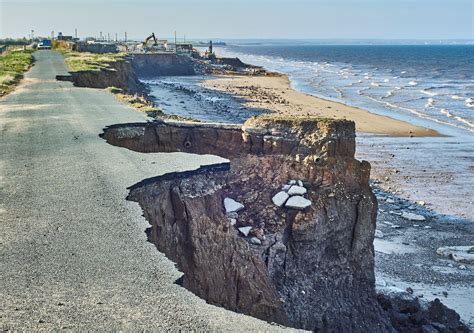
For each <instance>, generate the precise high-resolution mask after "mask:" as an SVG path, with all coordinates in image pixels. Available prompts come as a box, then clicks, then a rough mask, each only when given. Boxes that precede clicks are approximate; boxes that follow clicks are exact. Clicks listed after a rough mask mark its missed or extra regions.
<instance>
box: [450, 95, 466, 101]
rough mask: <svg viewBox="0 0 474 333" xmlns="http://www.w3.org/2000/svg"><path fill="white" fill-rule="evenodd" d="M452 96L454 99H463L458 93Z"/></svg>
mask: <svg viewBox="0 0 474 333" xmlns="http://www.w3.org/2000/svg"><path fill="white" fill-rule="evenodd" d="M451 98H452V99H458V100H459V99H463V98H462V97H461V96H458V95H453V96H451Z"/></svg>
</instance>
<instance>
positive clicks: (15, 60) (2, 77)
mask: <svg viewBox="0 0 474 333" xmlns="http://www.w3.org/2000/svg"><path fill="white" fill-rule="evenodd" d="M32 53H33V50H17V51H7V52H5V53H4V54H2V55H0V96H4V95H6V94H8V93H10V92H11V91H13V89H14V88H15V86H16V85H17V84H18V82H20V80H21V79H22V78H23V73H25V72H26V71H27V70H28V69H29V68H30V67H31V65H32V63H33V56H32Z"/></svg>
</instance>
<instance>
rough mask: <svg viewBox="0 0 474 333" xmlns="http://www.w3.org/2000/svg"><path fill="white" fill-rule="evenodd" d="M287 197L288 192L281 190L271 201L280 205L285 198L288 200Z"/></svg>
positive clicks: (283, 202)
mask: <svg viewBox="0 0 474 333" xmlns="http://www.w3.org/2000/svg"><path fill="white" fill-rule="evenodd" d="M289 197H290V196H289V195H288V193H286V192H284V191H281V192H278V193H277V194H275V195H274V196H273V198H272V201H273V203H274V204H275V205H277V206H278V207H281V206H283V205H284V204H285V202H286V200H288V198H289Z"/></svg>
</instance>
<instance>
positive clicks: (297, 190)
mask: <svg viewBox="0 0 474 333" xmlns="http://www.w3.org/2000/svg"><path fill="white" fill-rule="evenodd" d="M306 192H308V191H307V190H306V189H305V188H304V187H303V186H297V185H293V186H292V187H290V189H289V190H288V194H289V195H303V194H306Z"/></svg>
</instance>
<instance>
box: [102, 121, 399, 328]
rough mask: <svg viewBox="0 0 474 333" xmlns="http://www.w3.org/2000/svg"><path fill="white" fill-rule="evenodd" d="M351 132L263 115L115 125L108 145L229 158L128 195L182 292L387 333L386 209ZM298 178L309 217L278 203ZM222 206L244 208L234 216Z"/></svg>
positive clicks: (295, 318) (342, 124)
mask: <svg viewBox="0 0 474 333" xmlns="http://www.w3.org/2000/svg"><path fill="white" fill-rule="evenodd" d="M354 133H355V132H354V124H353V123H352V122H348V121H343V120H340V121H334V120H332V121H326V120H316V119H305V120H286V119H282V118H275V117H261V118H257V119H251V120H249V121H247V122H246V123H245V124H244V126H243V127H242V128H238V127H234V126H228V127H220V126H213V125H196V124H183V123H164V122H158V123H150V124H134V125H133V124H132V125H127V126H125V127H123V126H112V127H110V128H108V129H106V130H105V133H104V135H103V137H104V138H105V139H106V140H107V141H108V142H109V143H111V144H114V145H118V146H121V147H127V148H129V149H133V150H136V151H142V152H171V151H183V152H190V153H198V154H216V155H219V156H222V157H225V158H228V159H230V164H229V165H227V166H226V165H220V166H218V168H217V169H213V168H212V167H207V168H203V169H201V170H199V171H197V172H191V173H185V174H179V173H177V174H172V175H164V176H162V177H157V178H155V179H152V180H148V181H144V182H142V183H139V184H137V185H135V186H134V187H132V188H131V191H130V195H129V199H130V200H134V201H137V202H139V203H140V205H141V206H142V208H143V210H144V212H145V216H146V218H147V219H148V221H150V223H151V225H152V227H151V230H150V233H149V237H150V240H151V241H152V242H153V243H154V244H155V245H156V246H157V248H158V249H159V250H160V251H162V252H164V253H165V254H166V255H167V256H168V257H169V258H170V259H172V260H173V261H175V262H176V263H177V264H178V267H179V269H180V270H181V271H182V272H183V273H184V277H183V285H184V287H186V288H188V289H189V290H191V291H192V292H194V293H195V294H197V295H199V296H200V297H202V298H204V299H206V300H207V301H208V302H209V303H212V304H216V305H219V306H223V307H225V308H228V309H231V310H234V311H238V312H243V313H246V314H249V315H252V316H255V317H258V318H261V319H265V320H268V321H274V322H278V323H282V324H286V325H290V326H293V327H298V328H305V329H312V330H317V331H346V332H368V331H370V332H377V331H379V332H385V331H390V330H391V329H392V328H391V325H390V323H389V322H388V319H387V316H386V315H385V314H384V313H383V311H382V309H381V307H380V306H379V304H378V302H377V298H376V294H375V288H374V256H373V246H372V243H373V237H374V230H375V217H376V208H377V204H376V200H375V198H374V196H373V194H372V192H371V190H370V188H369V186H368V178H369V172H370V166H369V164H368V163H366V162H359V161H357V160H355V159H354V149H355V142H354V140H355V135H354ZM227 169H228V170H227ZM289 180H301V181H302V183H301V185H304V187H305V188H306V189H307V191H308V192H307V193H306V194H305V196H306V199H307V200H310V202H311V205H310V206H309V207H307V208H304V209H291V208H285V207H278V206H276V205H275V204H274V203H273V202H272V198H273V196H274V195H275V194H276V193H278V192H280V191H281V186H282V184H285V183H287V182H288V181H289ZM225 198H232V199H234V200H236V201H237V202H239V203H242V204H243V205H244V206H245V208H244V209H242V210H241V211H239V212H238V214H237V213H231V214H227V215H226V212H225V209H224V206H223V201H224V199H225ZM245 227H249V228H248V229H247V230H249V233H248V235H247V236H245V235H244V234H243V232H242V231H241V230H245ZM239 228H241V229H239ZM242 228H243V229H242Z"/></svg>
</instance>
